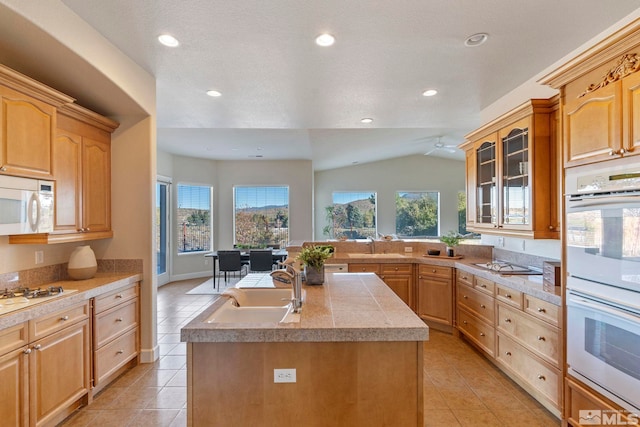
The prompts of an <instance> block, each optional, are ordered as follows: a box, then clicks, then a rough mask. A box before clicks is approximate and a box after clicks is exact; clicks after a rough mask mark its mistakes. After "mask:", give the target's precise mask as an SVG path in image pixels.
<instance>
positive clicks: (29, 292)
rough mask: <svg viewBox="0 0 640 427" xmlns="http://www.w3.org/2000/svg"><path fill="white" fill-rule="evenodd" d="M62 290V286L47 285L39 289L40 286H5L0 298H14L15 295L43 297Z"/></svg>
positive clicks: (59, 292) (56, 293)
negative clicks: (10, 287) (32, 287)
mask: <svg viewBox="0 0 640 427" xmlns="http://www.w3.org/2000/svg"><path fill="white" fill-rule="evenodd" d="M62 292H64V290H63V289H62V286H49V287H48V288H46V289H41V288H35V289H30V288H27V287H19V288H13V289H8V288H5V290H4V292H2V293H0V299H7V298H16V297H24V298H28V299H32V298H43V297H50V296H52V295H58V294H61V293H62Z"/></svg>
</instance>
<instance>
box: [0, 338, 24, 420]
mask: <svg viewBox="0 0 640 427" xmlns="http://www.w3.org/2000/svg"><path fill="white" fill-rule="evenodd" d="M25 349H26V347H24V348H20V349H18V350H14V351H12V352H9V353H7V354H5V355H4V356H2V357H0V384H2V387H0V420H2V422H1V424H2V425H3V426H16V427H18V426H20V427H22V426H24V427H26V426H28V425H29V404H28V402H29V382H28V366H29V365H28V357H27V356H26V354H25Z"/></svg>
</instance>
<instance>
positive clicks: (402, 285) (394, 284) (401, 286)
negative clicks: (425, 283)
mask: <svg viewBox="0 0 640 427" xmlns="http://www.w3.org/2000/svg"><path fill="white" fill-rule="evenodd" d="M382 280H383V281H384V283H386V284H387V286H389V287H390V288H391V290H392V291H393V292H395V293H396V295H398V296H399V297H400V299H401V300H402V301H404V303H405V304H407V305H408V306H409V307H413V301H412V299H413V298H412V297H413V292H411V276H407V275H397V276H390V275H386V276H384V277H382Z"/></svg>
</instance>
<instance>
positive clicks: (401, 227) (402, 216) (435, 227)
mask: <svg viewBox="0 0 640 427" xmlns="http://www.w3.org/2000/svg"><path fill="white" fill-rule="evenodd" d="M439 218H440V193H438V192H437V191H398V192H396V234H397V235H398V236H401V237H435V236H438V235H440V224H439Z"/></svg>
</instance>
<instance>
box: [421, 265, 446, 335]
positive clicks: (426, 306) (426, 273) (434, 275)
mask: <svg viewBox="0 0 640 427" xmlns="http://www.w3.org/2000/svg"><path fill="white" fill-rule="evenodd" d="M416 300H417V302H416V313H417V314H418V316H420V318H421V319H423V320H426V321H427V323H428V324H429V326H431V327H436V328H438V326H440V325H442V326H445V327H446V328H445V329H446V330H450V329H451V327H452V326H453V268H452V267H444V266H438V265H427V264H419V265H418V280H417V286H416ZM440 329H442V328H440Z"/></svg>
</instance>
